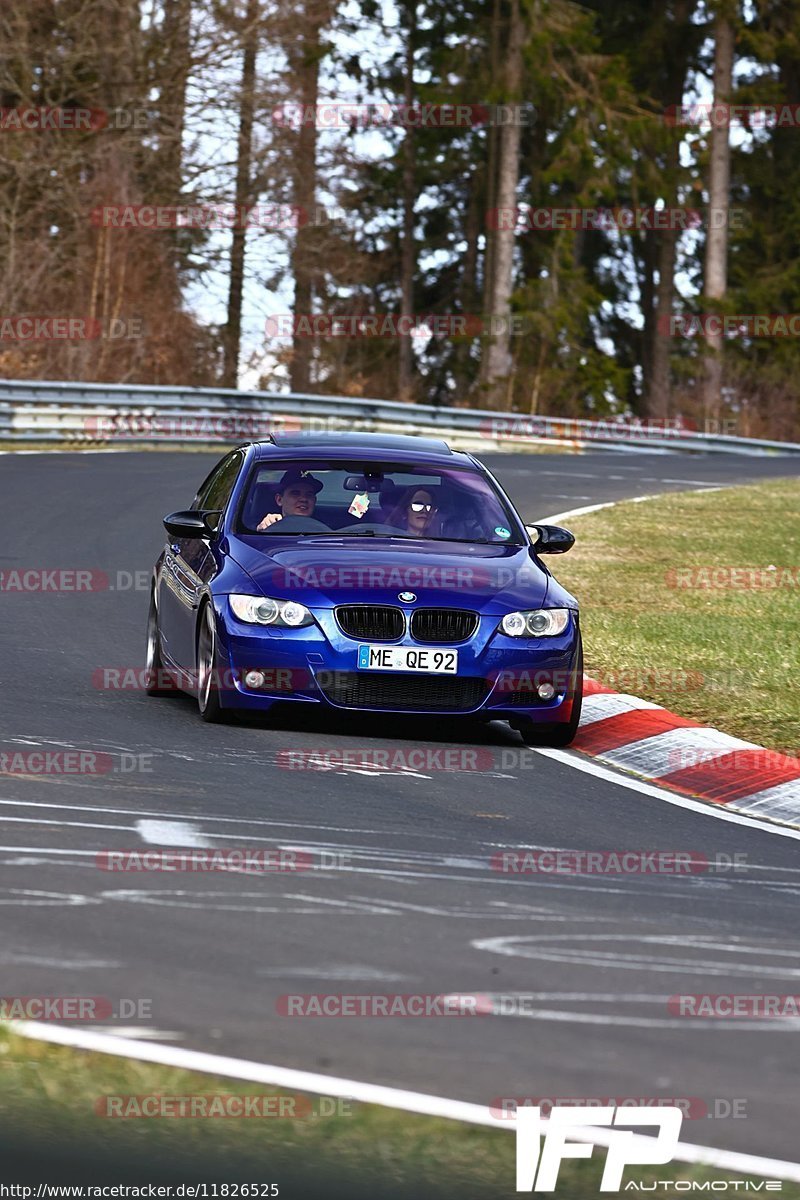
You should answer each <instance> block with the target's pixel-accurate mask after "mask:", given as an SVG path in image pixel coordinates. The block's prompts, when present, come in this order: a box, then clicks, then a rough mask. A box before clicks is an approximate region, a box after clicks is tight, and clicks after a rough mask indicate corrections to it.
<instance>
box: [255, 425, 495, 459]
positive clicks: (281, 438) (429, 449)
mask: <svg viewBox="0 0 800 1200" xmlns="http://www.w3.org/2000/svg"><path fill="white" fill-rule="evenodd" d="M252 444H253V447H254V450H255V457H256V458H257V459H259V460H261V461H264V460H268V459H270V458H272V457H273V456H275V457H280V458H285V457H286V452H287V451H289V452H290V455H291V457H295V454H296V452H301V453H302V456H303V458H326V457H328V456H330V455H335V456H336V457H339V456H340V455H341V456H343V457H344V456H347V455H353V456H354V457H355V458H366V457H369V458H373V457H374V458H386V459H390V460H398V461H405V462H423V463H425V462H432V461H437V462H442V461H445V462H447V463H448V465H450V466H453V467H455V466H466V465H470V466H473V465H474V459H473V458H472V456H471V455H469V454H463V453H461V452H460V451H457V450H451V449H450V447H449V446H448V444H447V442H445V441H442V440H441V439H439V438H429V437H414V436H412V435H410V434H401V433H350V432H347V431H344V432H341V433H338V432H337V433H315V432H314V431H308V432H305V433H304V432H295V433H273V434H272V435H271V437H270V439H269V441H265V442H254V443H252Z"/></svg>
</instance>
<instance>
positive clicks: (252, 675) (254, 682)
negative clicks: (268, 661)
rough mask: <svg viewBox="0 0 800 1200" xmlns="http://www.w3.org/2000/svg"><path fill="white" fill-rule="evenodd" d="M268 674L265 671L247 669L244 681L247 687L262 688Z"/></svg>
mask: <svg viewBox="0 0 800 1200" xmlns="http://www.w3.org/2000/svg"><path fill="white" fill-rule="evenodd" d="M265 681H266V676H265V675H264V672H263V671H245V673H244V683H245V687H249V688H260V687H263V686H264V683H265Z"/></svg>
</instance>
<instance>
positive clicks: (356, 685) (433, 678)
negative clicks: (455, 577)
mask: <svg viewBox="0 0 800 1200" xmlns="http://www.w3.org/2000/svg"><path fill="white" fill-rule="evenodd" d="M314 618H315V621H316V624H313V625H308V626H306V627H304V628H300V629H271V628H269V627H267V626H259V627H257V628H254V627H253V626H252V625H247V624H245V623H243V622H240V621H238V620H237V619H236V618H235V617H234V616H233V615H232V613H231V612H230V609H229V607H228V605H227V603H226V602H225V599H224V598H223V599H222V600H221V601H219V602H218V608H217V630H218V639H219V647H220V656H221V662H220V663H219V670H220V677H221V679H222V680H223V681H224V682H223V683H221V686H220V702H221V704H222V705H223V706H224V707H227V708H242V709H251V710H255V711H261V712H264V711H267V710H269V709H270V708H272V706H273V705H275V704H277V703H281V704H283V703H287V702H288V703H294V704H306V705H312V706H318V707H319V706H322V707H326V708H330V709H331V710H337V709H338V710H340V711H341V710H345V711H352V712H365V711H368V712H384V713H396V712H403V713H418V714H431V713H441V714H444V715H459V716H471V717H476V716H477V717H482V718H485V719H487V720H488V719H494V720H507V721H512V720H518V719H520V718H523V719H525V720H533V721H544V722H559V721H568V720H569V718H570V714H571V709H572V694H573V687H574V678H573V672H574V670H575V667H576V656H577V650H578V644H579V632H578V615H577V613H574V614H573V616H572V618H571V620H570V623H569V626H568V628H567V629H566V630H565V632H564V633H563V634H562V635H560V636H559V637H548V638H525V639H520V638H510V637H507V636H505V635H504V634H502V633H499V632H498V631H497V627H498V624H499V621H500V617H498V616H483V615H482V616H481V617H480V621H479V624H478V628H477V630H476V632H475V633H474V634H473V636H472V637H470V638H469V639H468V640H467V641H463V642H452V643H448V644H447V646H446V647H443V646H440V645H437V646H436V647H435V648H436V649H442V648H448V649H449V648H453V649H457V650H458V654H459V662H458V673H457V674H456V675H438V674H437V675H428V674H421V673H405V672H383V671H364V670H361V671H359V670H358V667H357V657H358V647H359V645H362V644H364V642H365V641H367V640H368V639H366V638H361V639H357V638H352V637H348V636H347V635H345V634H344V633H343V632H342V631H341V629H340V628H339V626H338V625H337V623H336V618H335V616H334V613H333V611H332V610H330V609H321V610H314ZM382 644H383V643H382ZM385 644H386V645H392V646H408V647H413V648H415V649H419V648H420V646H421V645H427V646H429V645H430V644H429V643H420V642H417V641H415V640H414V639H413V638H411V637H410V635H409V634H408V633H407V632H406V634H405V636H404V637H402V638H399V639H397V640H396V641H394V642H391V643H385ZM248 671H260V672H262V674H263V675H264V676H265V680H264V683H263V684H262V685H260V686H258V687H253V686H248V685H247V684H246V683H245V675H246V673H247V672H248ZM542 683H550V684H551V685H552V687H553V689H554V695H553V697H552V698H551V699H541V698H540V697H539V695H538V692H537V688H538V686H539V685H540V684H542Z"/></svg>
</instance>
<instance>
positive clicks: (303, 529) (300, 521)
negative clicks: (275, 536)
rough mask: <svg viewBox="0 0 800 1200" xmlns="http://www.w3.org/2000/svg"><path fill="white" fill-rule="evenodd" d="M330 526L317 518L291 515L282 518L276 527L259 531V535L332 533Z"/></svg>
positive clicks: (275, 524) (270, 526)
mask: <svg viewBox="0 0 800 1200" xmlns="http://www.w3.org/2000/svg"><path fill="white" fill-rule="evenodd" d="M330 531H331V530H330V526H328V525H326V524H325V523H324V521H318V520H317V518H316V517H298V516H295V515H291V516H288V517H282V518H281V519H280V521H276V522H275V523H274V525H268V526H267V528H266V529H260V530H258V532H259V533H330Z"/></svg>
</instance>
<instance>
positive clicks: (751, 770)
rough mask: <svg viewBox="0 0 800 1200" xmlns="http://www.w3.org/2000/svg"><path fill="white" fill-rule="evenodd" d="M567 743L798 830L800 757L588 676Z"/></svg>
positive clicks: (675, 787) (680, 789)
mask: <svg viewBox="0 0 800 1200" xmlns="http://www.w3.org/2000/svg"><path fill="white" fill-rule="evenodd" d="M571 748H572V749H573V750H579V751H580V752H581V753H582V754H588V755H589V756H591V757H592V758H597V759H598V760H599V761H600V762H603V763H607V764H608V765H609V766H612V767H617V768H621V769H622V770H624V771H629V772H631V773H632V774H634V775H637V776H639V777H640V778H643V779H648V780H652V781H654V782H657V783H658V784H659V786H660V787H665V788H669V789H671V790H672V791H676V792H680V793H681V794H682V795H684V796H693V797H695V798H697V799H700V800H707V801H709V802H711V803H713V804H719V805H724V806H725V808H727V809H730V810H733V811H735V812H740V813H746V814H747V815H748V816H750V817H761V818H765V819H767V820H770V821H779V822H780V823H781V824H786V825H792V826H795V827H797V828H800V758H793V757H791V756H790V755H787V754H781V753H779V752H778V751H777V750H766V749H765V748H764V747H763V746H757V745H756V744H755V743H754V742H745V741H742V739H741V738H736V737H731V735H730V734H727V733H722V732H721V730H719V729H713V728H710V727H709V726H706V725H700V724H699V723H698V722H697V721H691V720H689V719H688V718H687V717H679V716H678V715H677V714H676V713H673V712H669V710H668V709H666V708H661V706H660V705H658V704H652V703H651V702H650V701H649V700H641V699H640V698H639V697H638V696H629V695H627V694H626V693H624V692H615V691H613V689H611V688H607V687H604V686H603V685H602V684H600V683H597V682H596V681H595V680H593V679H590V678H589V677H588V676H584V698H583V711H582V713H581V723H580V728H579V730H578V734H577V737H576V738H575V741H574V742H573V743H572V747H571Z"/></svg>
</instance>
